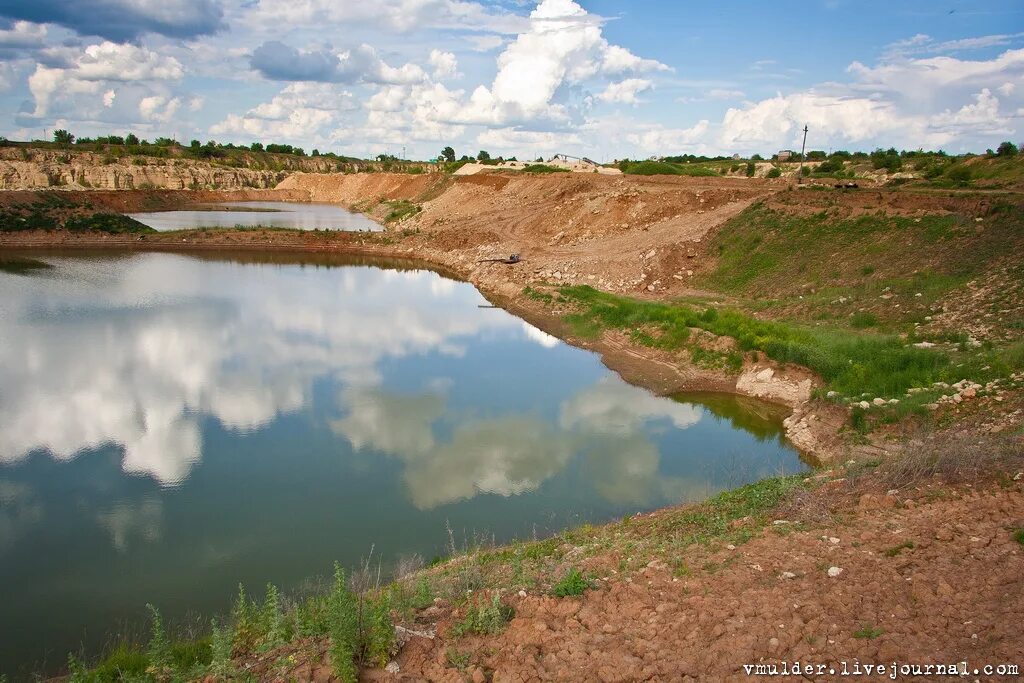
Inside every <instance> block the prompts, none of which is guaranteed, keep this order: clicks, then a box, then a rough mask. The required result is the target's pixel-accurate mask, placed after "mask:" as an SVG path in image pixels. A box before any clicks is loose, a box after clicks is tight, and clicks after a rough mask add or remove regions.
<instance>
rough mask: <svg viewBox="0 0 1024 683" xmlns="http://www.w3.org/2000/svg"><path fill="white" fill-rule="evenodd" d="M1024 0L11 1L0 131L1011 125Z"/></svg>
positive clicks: (662, 133) (755, 131)
mask: <svg viewBox="0 0 1024 683" xmlns="http://www.w3.org/2000/svg"><path fill="white" fill-rule="evenodd" d="M1022 121H1024V3H1021V2H1020V0H1006V1H1003V0H990V1H987V2H985V1H974V2H969V1H966V0H927V1H918V0H898V1H896V2H893V1H892V0H888V1H886V2H877V1H874V0H802V1H800V2H791V1H788V0H776V1H773V2H764V1H763V0H760V1H757V2H748V1H741V0H733V1H718V2H710V1H708V2H696V1H694V2H687V1H685V0H630V1H628V2H627V1H626V0H73V1H69V0H0V135H3V136H5V137H7V138H9V139H12V140H25V139H42V138H49V137H50V136H52V132H53V130H54V129H56V128H66V129H68V130H70V131H71V132H72V133H74V134H76V135H78V136H90V137H92V136H96V135H107V134H112V133H113V134H122V135H123V134H125V133H128V132H134V133H136V134H137V135H138V136H139V137H142V138H149V139H153V138H155V137H160V136H166V137H173V138H176V139H178V140H180V141H183V142H186V143H187V142H188V141H189V140H191V139H193V138H195V139H199V140H202V141H204V142H205V141H206V140H211V139H213V140H216V141H218V142H222V143H226V142H232V143H236V144H240V143H241V144H249V143H251V142H253V141H261V142H264V143H266V142H277V143H287V144H292V145H298V146H301V147H303V148H304V149H306V150H307V151H309V150H312V149H314V148H315V149H319V150H320V151H321V152H328V151H330V152H336V153H338V154H344V155H350V156H358V157H373V156H376V155H378V154H382V153H387V154H395V155H398V156H401V155H402V154H405V155H406V157H407V158H414V159H426V158H431V157H434V156H437V154H438V153H439V152H440V150H441V148H442V147H444V146H446V145H451V146H452V147H454V148H455V150H456V152H457V154H458V155H460V156H461V155H463V154H470V155H475V154H476V153H477V152H478V151H479V150H481V149H483V150H487V151H488V152H490V154H491V155H492V156H497V155H504V156H506V157H508V156H517V157H518V158H520V159H523V158H535V157H537V156H545V157H547V156H550V155H551V154H554V153H557V152H561V153H566V154H573V155H577V156H585V157H589V158H592V159H595V160H599V161H607V160H612V159H619V158H646V157H648V156H663V155H675V154H712V155H713V154H727V155H728V154H733V153H740V154H744V155H746V154H752V153H755V152H757V153H761V154H764V155H767V154H772V153H774V152H775V151H777V150H779V149H792V148H796V149H799V147H800V138H801V135H802V133H801V130H802V128H803V126H804V125H806V126H808V128H809V133H808V138H807V146H808V149H824V150H830V149H848V150H871V149H874V148H875V147H879V146H881V147H889V146H895V147H897V148H903V149H919V148H923V149H940V148H941V149H945V150H947V151H950V152H955V153H959V152H967V151H974V152H980V151H984V150H985V149H986V148H994V147H996V146H997V145H998V144H999V142H1001V141H1003V140H1012V141H1014V142H1020V141H1021V140H1022V139H1024V123H1022Z"/></svg>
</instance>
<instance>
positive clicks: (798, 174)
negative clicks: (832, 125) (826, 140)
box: [796, 123, 807, 185]
mask: <svg viewBox="0 0 1024 683" xmlns="http://www.w3.org/2000/svg"><path fill="white" fill-rule="evenodd" d="M806 153H807V124H806V123H805V124H804V142H803V144H802V145H800V169H799V170H798V171H797V172H796V182H797V185H803V183H804V155H805V154H806Z"/></svg>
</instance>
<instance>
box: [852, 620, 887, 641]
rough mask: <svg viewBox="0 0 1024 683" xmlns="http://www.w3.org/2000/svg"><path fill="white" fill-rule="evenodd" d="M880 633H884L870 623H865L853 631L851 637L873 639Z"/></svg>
mask: <svg viewBox="0 0 1024 683" xmlns="http://www.w3.org/2000/svg"><path fill="white" fill-rule="evenodd" d="M882 633H884V631H882V629H880V628H877V627H875V626H872V625H871V624H865V625H863V626H861V627H860V628H859V629H857V630H856V631H854V632H853V637H854V638H860V639H866V640H874V639H875V638H877V637H878V636H880V635H882Z"/></svg>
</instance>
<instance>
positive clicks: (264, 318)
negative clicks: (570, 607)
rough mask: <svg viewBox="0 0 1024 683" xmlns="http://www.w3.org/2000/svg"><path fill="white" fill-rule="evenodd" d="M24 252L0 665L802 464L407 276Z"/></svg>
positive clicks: (256, 257)
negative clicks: (250, 593)
mask: <svg viewBox="0 0 1024 683" xmlns="http://www.w3.org/2000/svg"><path fill="white" fill-rule="evenodd" d="M24 257H25V258H33V259H35V260H37V261H39V262H45V263H46V264H48V265H49V266H51V267H43V268H34V269H32V270H31V272H30V273H27V274H26V273H25V272H18V273H14V272H0V585H4V586H17V587H18V588H19V590H18V591H15V593H16V594H15V595H14V596H13V597H10V598H8V600H7V602H6V603H5V610H4V611H3V612H2V613H0V632H3V633H5V634H7V633H13V634H15V636H14V637H11V638H5V639H0V670H9V669H13V668H15V667H17V666H20V665H22V664H24V663H25V662H30V661H32V660H33V659H34V658H36V657H38V656H41V653H42V652H43V650H42V648H43V647H44V645H49V646H52V647H55V648H56V650H55V651H56V652H58V653H60V656H59V657H58V658H57V659H58V660H63V658H64V653H66V652H67V651H68V650H69V649H72V648H76V647H78V644H79V643H80V642H83V641H84V642H87V643H88V642H90V641H89V638H85V637H84V636H83V631H84V630H86V629H89V630H90V631H89V633H90V634H91V637H92V639H93V641H95V640H97V639H100V638H101V635H102V633H103V629H104V628H106V627H107V626H108V625H109V624H111V623H115V622H116V621H117V620H118V619H125V618H134V617H136V616H138V615H139V614H140V609H141V607H142V606H143V605H145V603H146V602H153V603H155V604H159V605H161V607H164V608H165V609H166V610H167V615H168V616H169V617H174V616H175V614H176V613H175V611H174V610H175V609H177V610H178V612H177V614H178V615H179V616H180V614H181V613H182V612H183V611H184V610H185V609H186V608H190V609H195V610H199V611H201V612H207V613H209V612H213V611H218V610H222V609H226V608H227V607H228V604H227V601H228V600H229V599H230V596H231V595H232V594H233V592H234V588H235V587H236V586H237V583H238V582H239V581H245V582H246V583H248V584H250V585H262V584H264V583H265V582H266V581H268V580H273V581H276V582H278V583H279V584H280V585H281V586H282V587H283V588H285V589H287V588H289V587H294V586H296V585H298V583H299V582H301V581H302V580H304V579H305V578H306V577H308V576H310V575H313V574H316V573H318V572H322V571H325V570H326V569H329V567H330V566H331V563H332V562H333V561H335V560H338V561H341V562H342V563H343V564H346V565H349V566H352V565H354V564H356V563H357V562H358V560H359V558H360V557H361V556H363V555H365V553H366V552H367V551H368V549H369V548H370V547H371V546H374V547H376V548H377V549H378V551H379V552H381V553H382V555H383V556H384V557H385V561H387V560H388V559H390V558H394V557H396V556H398V555H400V554H408V553H412V552H417V553H420V554H422V555H424V556H428V557H429V556H433V555H434V554H437V553H438V552H440V551H442V549H443V547H444V545H445V543H446V541H447V535H446V533H445V527H446V525H448V524H449V523H450V524H451V525H452V527H453V528H456V529H476V530H480V531H485V532H487V533H488V534H494V536H495V537H496V538H497V539H499V540H507V539H510V538H512V537H516V536H520V537H521V536H525V535H528V534H530V533H532V531H533V530H534V529H535V528H536V529H539V530H540V532H541V533H543V532H545V531H547V532H554V531H557V530H558V529H560V528H563V527H564V526H565V525H567V524H569V523H579V522H582V521H602V520H606V519H609V518H612V517H617V516H619V515H621V514H623V513H625V512H632V511H636V510H638V509H647V508H651V507H656V506H660V505H664V504H669V503H676V502H681V501H687V500H694V499H698V498H702V497H704V496H706V495H708V494H709V493H713V492H714V491H717V490H720V489H722V488H725V487H728V486H735V485H738V484H742V483H745V482H747V481H752V480H755V479H757V478H760V477H763V476H766V475H770V474H775V473H777V472H778V470H779V469H780V468H784V469H786V470H788V471H793V470H795V469H797V468H799V467H801V465H800V462H799V460H798V458H797V456H796V454H795V452H794V451H793V450H792V449H790V448H789V447H788V446H786V445H785V444H784V443H783V442H782V440H781V438H780V427H779V416H778V415H775V414H773V413H772V411H770V410H765V409H764V407H763V405H762V404H756V403H751V404H749V405H746V404H740V403H738V402H736V401H735V399H733V398H731V397H700V398H691V397H687V398H686V399H685V400H682V401H673V400H669V399H663V398H657V397H654V396H652V395H650V394H648V393H647V392H645V391H642V390H640V389H637V388H636V387H632V386H630V385H627V384H625V383H624V382H623V381H621V380H620V379H619V378H618V377H617V376H615V375H613V374H611V373H609V372H608V371H607V370H606V369H605V368H604V367H603V366H602V365H601V364H600V362H599V360H598V359H597V358H596V357H594V356H593V355H591V354H588V353H585V352H582V351H580V350H578V349H574V348H571V347H569V346H567V345H565V344H563V343H561V342H560V341H558V340H557V339H555V338H553V337H551V336H549V335H547V334H545V333H543V332H541V331H540V330H537V329H535V328H533V327H531V326H530V325H528V324H526V323H525V322H523V321H521V320H519V319H517V318H514V317H512V316H510V315H508V314H507V313H505V312H504V311H502V310H500V309H491V308H480V305H481V304H484V303H485V300H484V299H483V298H482V297H481V296H480V294H479V293H478V292H476V290H475V289H473V288H472V287H471V286H469V285H466V284H463V283H459V282H455V281H453V280H450V279H445V278H443V277H441V276H439V275H437V274H435V273H432V272H428V271H425V270H422V269H418V268H416V267H414V266H413V265H412V264H408V263H397V262H388V263H377V262H366V261H362V260H356V259H345V260H338V259H336V258H333V257H326V256H323V255H303V256H299V257H296V256H288V255H284V254H243V255H238V256H235V257H231V258H225V257H223V256H217V257H213V256H210V255H202V256H198V257H193V256H183V255H169V254H122V255H118V254H111V253H101V254H94V255H82V254H76V255H74V256H68V255H60V254H55V253H54V252H47V253H37V254H25V255H24ZM378 265H380V266H387V268H381V267H377V266H378ZM183 596H188V598H187V599H185V598H183Z"/></svg>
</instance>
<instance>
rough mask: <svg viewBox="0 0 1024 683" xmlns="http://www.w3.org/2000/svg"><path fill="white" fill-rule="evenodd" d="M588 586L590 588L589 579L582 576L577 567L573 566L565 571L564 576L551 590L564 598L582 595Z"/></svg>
mask: <svg viewBox="0 0 1024 683" xmlns="http://www.w3.org/2000/svg"><path fill="white" fill-rule="evenodd" d="M590 588H592V585H591V583H590V581H589V580H588V579H587V578H586V577H585V576H583V573H582V572H580V570H579V569H575V568H574V569H570V570H569V571H567V572H566V573H565V576H563V577H562V578H561V579H560V580H559V581H558V583H556V584H555V585H554V586H553V587H552V588H551V592H552V593H553V594H554V595H556V596H558V597H560V598H565V597H569V596H573V595H583V594H584V593H585V592H586V591H588V590H589V589H590Z"/></svg>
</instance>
